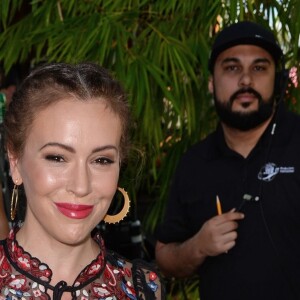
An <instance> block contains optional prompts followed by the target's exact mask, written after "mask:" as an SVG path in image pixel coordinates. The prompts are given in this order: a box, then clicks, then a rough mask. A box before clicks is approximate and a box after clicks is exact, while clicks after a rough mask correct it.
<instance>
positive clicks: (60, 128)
mask: <svg viewBox="0 0 300 300" xmlns="http://www.w3.org/2000/svg"><path fill="white" fill-rule="evenodd" d="M120 138H121V123H120V120H119V118H118V116H117V115H115V114H114V113H113V112H112V111H111V110H110V109H109V108H108V107H106V105H105V102H102V101H96V100H95V101H94V100H91V101H85V102H81V101H78V100H72V99H65V100H62V101H60V102H58V103H55V104H53V105H51V106H49V107H48V108H46V109H45V110H43V111H41V112H40V113H38V114H37V116H36V119H35V120H34V122H33V124H32V127H31V129H30V132H29V135H28V138H27V141H26V144H25V149H24V153H23V155H22V157H20V158H15V157H13V155H12V154H11V153H9V158H10V164H11V171H12V177H13V180H14V181H16V180H18V184H19V183H23V184H24V189H25V193H26V197H27V211H26V218H25V222H24V226H26V227H27V229H30V230H31V232H32V234H34V233H37V234H43V235H44V234H46V235H48V236H49V237H50V238H53V239H55V240H58V241H60V242H62V243H66V244H76V243H80V242H81V241H83V240H85V239H86V238H87V237H89V236H90V232H91V230H92V229H93V228H94V227H95V226H96V225H97V224H98V223H99V222H100V221H101V220H102V219H103V218H104V216H105V214H106V212H107V210H108V208H109V205H110V203H111V200H112V198H113V196H114V194H115V192H116V189H117V183H118V177H119V164H120V153H119V146H120V145H119V144H120Z"/></svg>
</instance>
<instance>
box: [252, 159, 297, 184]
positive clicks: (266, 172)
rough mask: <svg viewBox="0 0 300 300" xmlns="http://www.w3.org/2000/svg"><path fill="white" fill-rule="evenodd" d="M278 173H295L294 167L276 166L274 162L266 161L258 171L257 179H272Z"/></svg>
mask: <svg viewBox="0 0 300 300" xmlns="http://www.w3.org/2000/svg"><path fill="white" fill-rule="evenodd" d="M278 173H284V174H287V173H289V174H290V173H295V168H294V167H277V166H276V164H274V163H271V162H269V163H266V164H265V165H264V166H263V167H262V168H261V169H260V171H259V172H258V175H257V177H258V179H259V180H263V181H272V180H273V179H274V178H275V176H276V175H277V174H278Z"/></svg>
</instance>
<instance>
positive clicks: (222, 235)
mask: <svg viewBox="0 0 300 300" xmlns="http://www.w3.org/2000/svg"><path fill="white" fill-rule="evenodd" d="M243 218H244V214H242V213H240V212H235V210H234V209H233V210H231V211H229V212H227V213H224V214H222V215H218V216H215V217H213V218H211V219H209V220H208V221H206V222H205V223H204V224H203V226H202V227H201V229H200V230H199V231H198V233H197V234H196V235H195V236H194V237H193V240H194V245H199V247H198V251H199V252H200V253H201V254H202V255H204V256H216V255H219V254H221V253H226V252H227V251H228V250H230V249H231V248H232V247H234V245H235V241H236V238H237V232H236V229H237V227H238V222H237V221H238V220H242V219H243Z"/></svg>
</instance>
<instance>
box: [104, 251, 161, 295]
mask: <svg viewBox="0 0 300 300" xmlns="http://www.w3.org/2000/svg"><path fill="white" fill-rule="evenodd" d="M107 262H108V263H109V264H112V265H114V266H117V267H121V268H122V270H123V274H124V277H125V280H126V282H127V283H128V285H129V286H128V289H130V288H133V289H134V292H135V294H136V299H139V300H160V299H165V288H164V283H163V280H162V279H161V276H160V273H159V270H158V268H157V267H156V265H155V264H154V263H150V262H146V261H145V260H142V259H133V260H127V259H126V258H124V257H122V256H121V255H119V254H117V253H115V252H112V251H108V252H107ZM131 284H132V287H130V285H131Z"/></svg>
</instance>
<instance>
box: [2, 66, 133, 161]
mask: <svg viewBox="0 0 300 300" xmlns="http://www.w3.org/2000/svg"><path fill="white" fill-rule="evenodd" d="M65 98H73V99H76V100H79V101H88V100H90V99H99V101H105V102H106V104H107V106H108V107H109V108H110V109H111V110H112V111H113V112H114V113H115V114H116V115H117V116H118V117H119V118H120V120H121V124H122V135H121V142H120V156H121V159H122V161H123V160H124V158H126V156H127V152H128V147H129V124H130V111H129V107H128V102H127V97H126V94H125V92H124V90H123V88H122V86H121V85H120V83H119V82H118V81H117V80H115V79H114V78H113V77H112V76H111V75H110V74H109V72H108V71H107V70H106V69H104V68H102V67H100V66H99V65H97V64H95V63H80V64H77V65H71V64H66V63H49V64H45V65H43V66H40V67H38V68H36V69H34V70H33V71H32V72H31V73H30V74H29V75H28V77H26V78H25V80H24V81H23V82H22V84H21V85H20V87H19V88H18V90H17V91H16V93H15V94H14V96H13V100H12V102H11V103H10V105H9V108H8V110H7V112H6V115H5V120H4V131H5V138H6V141H5V142H6V147H7V149H9V150H10V151H11V152H13V153H14V154H15V155H16V156H18V157H20V156H22V154H23V151H24V146H25V143H26V140H27V136H28V134H29V131H30V127H31V126H32V123H33V121H34V119H35V116H36V115H37V114H38V113H39V112H40V111H42V110H43V109H45V108H47V107H48V106H50V105H52V104H54V103H56V102H58V101H60V100H63V99H65ZM62 117H63V116H62Z"/></svg>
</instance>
